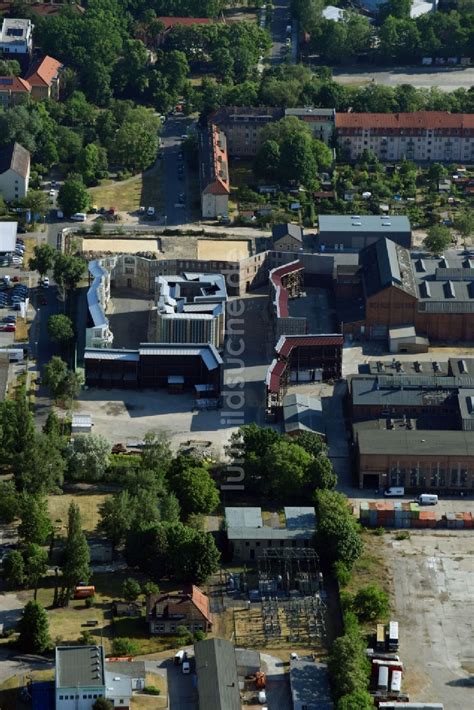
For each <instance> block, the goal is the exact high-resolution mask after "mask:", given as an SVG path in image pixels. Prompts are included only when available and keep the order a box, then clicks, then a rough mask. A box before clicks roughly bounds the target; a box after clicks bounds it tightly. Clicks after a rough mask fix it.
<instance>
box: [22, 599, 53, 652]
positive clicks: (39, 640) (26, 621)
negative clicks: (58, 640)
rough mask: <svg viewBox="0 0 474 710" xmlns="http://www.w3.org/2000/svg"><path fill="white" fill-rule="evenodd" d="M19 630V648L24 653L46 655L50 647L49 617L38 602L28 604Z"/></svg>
mask: <svg viewBox="0 0 474 710" xmlns="http://www.w3.org/2000/svg"><path fill="white" fill-rule="evenodd" d="M18 629H19V632H20V635H19V637H18V646H19V648H20V649H21V650H22V651H24V653H44V651H46V650H47V649H48V648H49V647H50V645H51V639H50V636H49V623H48V616H47V614H46V611H45V610H44V608H43V607H42V606H41V604H39V603H38V602H35V601H32V602H28V603H27V605H26V606H25V608H24V609H23V615H22V617H21V619H20V621H19V624H18Z"/></svg>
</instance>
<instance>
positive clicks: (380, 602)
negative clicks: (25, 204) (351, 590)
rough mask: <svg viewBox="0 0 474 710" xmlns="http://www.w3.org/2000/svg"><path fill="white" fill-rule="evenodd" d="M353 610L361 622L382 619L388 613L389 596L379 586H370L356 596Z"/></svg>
mask: <svg viewBox="0 0 474 710" xmlns="http://www.w3.org/2000/svg"><path fill="white" fill-rule="evenodd" d="M352 610H353V611H354V612H355V613H356V614H357V616H358V617H359V619H360V620H361V621H372V620H373V619H380V618H381V617H384V616H385V615H386V614H387V613H388V594H387V593H386V592H384V591H383V589H381V588H380V587H379V586H378V585H377V584H369V585H368V586H367V587H363V588H362V589H359V591H358V592H357V594H356V595H355V596H354V600H353V602H352Z"/></svg>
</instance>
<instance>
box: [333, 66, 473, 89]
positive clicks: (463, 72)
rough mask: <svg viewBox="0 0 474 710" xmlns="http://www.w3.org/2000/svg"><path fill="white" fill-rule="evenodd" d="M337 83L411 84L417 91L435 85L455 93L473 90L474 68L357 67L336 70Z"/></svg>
mask: <svg viewBox="0 0 474 710" xmlns="http://www.w3.org/2000/svg"><path fill="white" fill-rule="evenodd" d="M333 76H334V79H335V81H338V82H339V83H340V84H364V83H370V82H372V81H375V83H376V84H384V85H385V86H400V84H411V86H414V87H415V88H417V89H422V88H425V89H429V88H431V87H432V86H433V87H436V88H437V89H440V91H454V89H459V88H461V87H462V88H465V89H470V88H471V86H472V84H474V68H473V67H439V68H438V69H434V68H433V67H413V68H410V67H394V68H393V69H391V70H390V71H387V69H384V68H378V67H373V68H372V67H370V68H368V69H366V70H362V71H361V70H360V68H357V67H355V68H354V69H353V70H348V69H347V67H344V68H341V69H334V71H333Z"/></svg>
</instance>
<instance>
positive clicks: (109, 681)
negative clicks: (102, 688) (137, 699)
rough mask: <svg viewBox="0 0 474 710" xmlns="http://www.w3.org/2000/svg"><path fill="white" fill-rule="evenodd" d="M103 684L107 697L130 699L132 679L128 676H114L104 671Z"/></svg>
mask: <svg viewBox="0 0 474 710" xmlns="http://www.w3.org/2000/svg"><path fill="white" fill-rule="evenodd" d="M105 683H106V693H107V695H108V697H114V698H117V697H120V698H130V697H131V695H132V679H131V677H130V676H129V675H125V674H124V675H115V674H114V673H111V672H108V671H106V672H105Z"/></svg>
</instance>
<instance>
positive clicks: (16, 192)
mask: <svg viewBox="0 0 474 710" xmlns="http://www.w3.org/2000/svg"><path fill="white" fill-rule="evenodd" d="M29 181H30V153H29V151H27V150H26V148H23V146H22V145H20V144H19V143H13V144H12V145H11V146H9V147H8V148H4V150H0V195H1V196H2V197H3V199H4V200H6V201H7V202H10V200H19V199H21V198H22V197H26V195H27V193H28V184H29Z"/></svg>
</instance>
